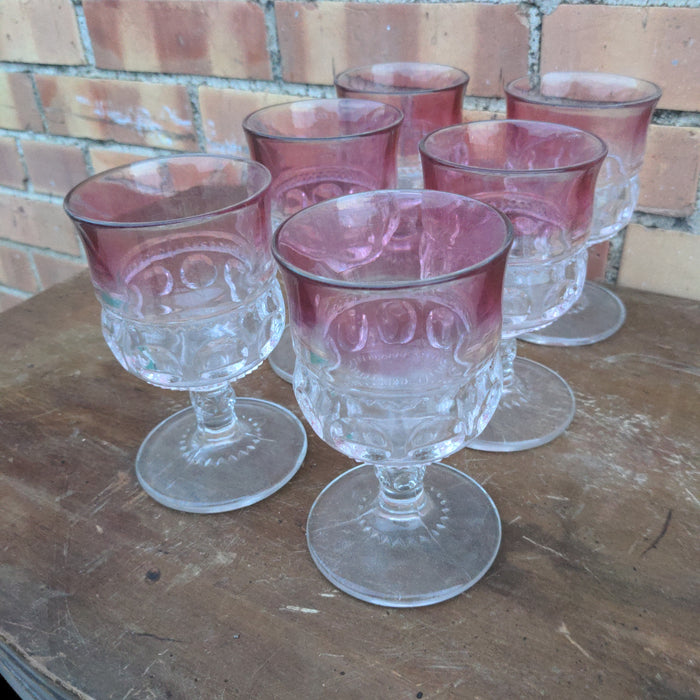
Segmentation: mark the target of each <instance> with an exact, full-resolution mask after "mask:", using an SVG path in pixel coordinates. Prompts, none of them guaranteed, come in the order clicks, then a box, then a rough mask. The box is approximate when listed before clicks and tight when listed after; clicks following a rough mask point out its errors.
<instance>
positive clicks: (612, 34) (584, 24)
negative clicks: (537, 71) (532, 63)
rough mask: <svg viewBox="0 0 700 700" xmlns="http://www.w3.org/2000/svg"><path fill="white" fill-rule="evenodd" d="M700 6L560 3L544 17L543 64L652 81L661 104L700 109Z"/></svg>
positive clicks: (543, 65)
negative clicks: (623, 5)
mask: <svg viewBox="0 0 700 700" xmlns="http://www.w3.org/2000/svg"><path fill="white" fill-rule="evenodd" d="M699 38H700V8H684V7H603V6H601V5H588V4H586V5H560V6H559V7H557V9H556V10H555V11H554V12H553V13H552V14H551V15H547V16H545V18H544V21H543V30H542V61H541V63H542V70H543V71H544V72H546V71H552V70H592V71H604V72H608V73H620V74H622V75H631V76H634V77H637V78H645V79H647V80H651V81H652V82H655V83H656V84H657V85H659V86H660V87H661V89H662V90H663V95H662V97H661V100H660V101H659V107H661V108H665V109H678V110H690V111H698V110H700V40H699Z"/></svg>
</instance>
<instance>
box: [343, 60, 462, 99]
mask: <svg viewBox="0 0 700 700" xmlns="http://www.w3.org/2000/svg"><path fill="white" fill-rule="evenodd" d="M397 76H400V78H402V79H403V80H402V81H399V80H398V79H397ZM436 81H438V82H437V83H436ZM333 82H334V84H335V86H336V88H340V89H341V90H347V91H349V92H365V93H368V94H370V93H371V94H375V95H393V94H402V95H419V94H423V93H429V92H442V91H444V90H454V89H455V88H458V87H460V86H463V87H465V88H466V86H467V83H468V82H469V74H468V73H466V72H465V71H463V70H462V69H461V68H455V67H454V66H447V65H443V64H441V63H418V62H396V63H375V64H370V65H366V66H359V67H357V68H348V69H347V70H344V71H341V72H340V73H338V75H336V76H335V78H334V81H333ZM402 83H405V84H402Z"/></svg>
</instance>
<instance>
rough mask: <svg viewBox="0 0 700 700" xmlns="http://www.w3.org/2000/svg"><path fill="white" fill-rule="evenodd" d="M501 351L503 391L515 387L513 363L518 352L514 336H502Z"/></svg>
mask: <svg viewBox="0 0 700 700" xmlns="http://www.w3.org/2000/svg"><path fill="white" fill-rule="evenodd" d="M499 352H500V353H501V366H502V367H503V393H504V394H505V393H506V392H509V391H512V390H514V389H515V386H514V382H515V372H514V370H513V365H514V364H515V357H516V355H517V354H518V345H517V342H516V340H515V338H503V339H502V340H501V346H500V349H499Z"/></svg>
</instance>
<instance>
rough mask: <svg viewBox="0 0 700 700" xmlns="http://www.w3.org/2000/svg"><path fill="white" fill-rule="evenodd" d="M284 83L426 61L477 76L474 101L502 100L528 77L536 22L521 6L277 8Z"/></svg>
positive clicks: (327, 80)
mask: <svg viewBox="0 0 700 700" xmlns="http://www.w3.org/2000/svg"><path fill="white" fill-rule="evenodd" d="M275 12H276V15H277V31H278V35H279V45H280V51H281V56H282V67H283V77H284V79H285V80H288V81H290V82H300V83H321V84H324V83H325V84H332V82H333V75H334V72H336V73H337V72H339V71H341V70H344V69H345V68H350V67H352V66H357V65H365V64H368V63H377V62H386V61H423V62H433V63H443V64H449V65H453V66H456V67H457V68H461V69H463V70H465V71H466V72H467V73H469V75H470V77H471V80H470V81H469V85H468V86H467V93H468V94H470V95H480V96H485V97H493V96H500V95H502V85H503V83H504V82H505V81H508V80H511V79H514V78H517V77H518V76H520V75H523V74H525V73H526V72H527V55H528V26H527V24H528V22H527V17H526V16H524V15H521V14H520V10H519V6H518V5H514V4H507V5H492V4H485V3H483V4H482V3H411V4H394V3H359V2H344V3H340V2H318V3H303V4H302V3H298V2H287V1H285V0H281V1H280V2H276V3H275Z"/></svg>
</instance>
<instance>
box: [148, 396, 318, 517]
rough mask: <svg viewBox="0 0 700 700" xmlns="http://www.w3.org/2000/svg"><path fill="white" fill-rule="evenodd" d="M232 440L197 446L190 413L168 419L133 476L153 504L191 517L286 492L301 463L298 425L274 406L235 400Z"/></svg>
mask: <svg viewBox="0 0 700 700" xmlns="http://www.w3.org/2000/svg"><path fill="white" fill-rule="evenodd" d="M235 410H236V416H237V430H236V431H235V435H234V436H233V437H232V438H230V439H222V440H218V441H204V440H198V438H197V435H198V433H197V421H196V418H195V413H194V410H193V409H192V408H191V407H189V408H186V409H184V410H182V411H179V412H178V413H175V414H174V415H172V416H170V417H169V418H166V420H164V421H163V422H162V423H160V424H159V425H158V426H156V427H155V428H154V429H153V430H152V431H151V432H150V434H149V435H148V436H147V437H146V439H145V440H144V442H143V444H142V445H141V448H140V449H139V452H138V455H137V456H136V476H137V477H138V480H139V482H140V484H141V486H142V487H143V488H144V490H145V491H146V493H148V494H149V495H150V496H151V497H152V498H154V499H155V500H156V501H158V502H159V503H162V504H163V505H164V506H168V507H169V508H173V509H175V510H181V511H186V512H189V513H219V512H223V511H229V510H235V509H237V508H243V507H245V506H248V505H251V504H252V503H256V502H257V501H260V500H262V499H263V498H266V497H267V496H269V495H270V494H272V493H274V492H275V491H277V490H278V489H280V488H281V487H282V486H284V485H285V484H286V483H287V482H288V481H289V480H290V479H291V478H292V476H294V474H295V473H296V472H297V470H298V469H299V467H300V466H301V463H302V461H303V459H304V456H305V455H306V447H307V438H306V431H305V430H304V427H303V425H302V424H301V421H300V420H299V419H298V418H297V417H296V416H295V415H294V414H293V413H291V412H290V411H288V410H287V409H286V408H283V407H282V406H278V405H277V404H274V403H270V402H269V401H263V400H261V399H253V398H236V402H235Z"/></svg>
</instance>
